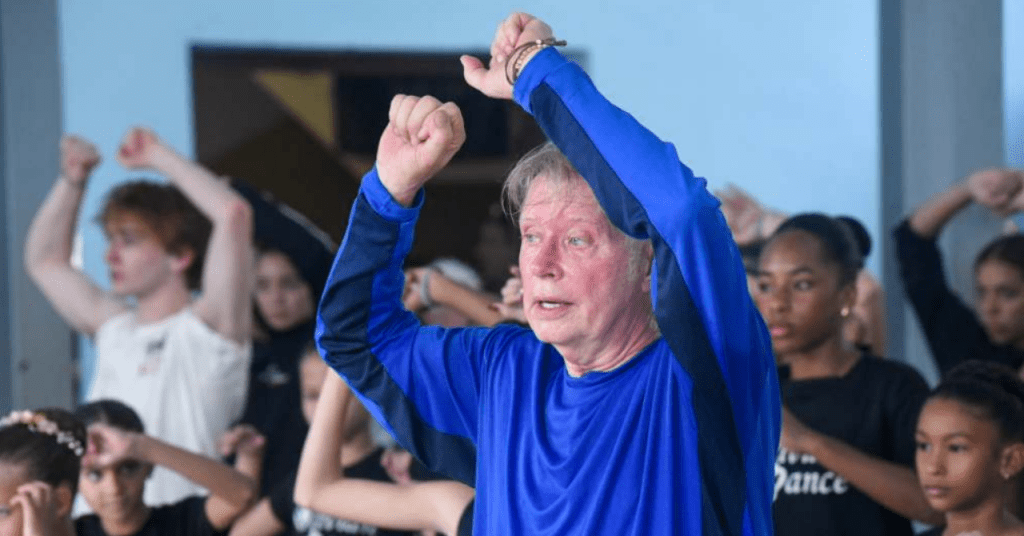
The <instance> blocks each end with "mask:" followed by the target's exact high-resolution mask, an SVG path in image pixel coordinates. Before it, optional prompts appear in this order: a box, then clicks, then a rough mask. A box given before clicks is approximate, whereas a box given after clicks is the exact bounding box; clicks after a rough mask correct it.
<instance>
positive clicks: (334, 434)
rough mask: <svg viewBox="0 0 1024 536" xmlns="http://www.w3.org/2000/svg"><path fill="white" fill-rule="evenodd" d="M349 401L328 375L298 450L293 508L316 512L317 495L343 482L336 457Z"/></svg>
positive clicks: (338, 379) (342, 387)
mask: <svg viewBox="0 0 1024 536" xmlns="http://www.w3.org/2000/svg"><path fill="white" fill-rule="evenodd" d="M351 398H352V397H351V396H350V395H349V393H348V389H347V388H346V387H345V383H344V381H343V380H342V379H341V377H340V376H338V375H337V374H334V373H333V372H329V373H328V374H327V379H326V380H325V382H324V386H323V391H322V392H321V393H320V401H319V402H318V403H317V406H316V412H315V413H314V414H313V422H312V423H311V424H310V427H309V434H308V435H307V436H306V444H305V445H304V446H303V447H302V458H301V459H300V461H299V470H298V474H297V475H296V478H295V504H298V505H301V506H305V507H307V508H312V509H316V503H317V502H318V499H319V498H320V495H321V491H322V490H323V489H324V488H325V487H326V486H327V485H329V484H330V483H332V482H335V481H338V480H340V479H342V478H343V476H342V475H343V473H342V468H341V460H340V456H339V453H340V452H341V437H342V433H343V431H344V426H345V412H346V411H347V409H348V405H349V404H350V403H351V402H350V400H351Z"/></svg>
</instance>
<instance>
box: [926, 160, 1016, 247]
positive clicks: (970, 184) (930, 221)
mask: <svg viewBox="0 0 1024 536" xmlns="http://www.w3.org/2000/svg"><path fill="white" fill-rule="evenodd" d="M1022 193H1024V172H1022V171H1020V170H1016V169H1001V168H993V169H985V170H981V171H978V172H975V173H973V174H972V175H971V176H969V177H968V178H967V179H966V180H964V181H963V182H960V183H957V184H955V185H953V186H952V187H951V188H950V189H948V190H946V191H944V192H942V193H940V194H938V195H936V196H934V197H932V198H931V199H929V200H928V201H926V202H925V203H924V204H923V205H921V206H920V207H918V209H917V210H915V211H914V213H913V214H911V215H910V218H908V222H909V224H910V229H911V230H912V231H914V233H916V234H917V235H918V236H920V237H922V238H926V239H934V238H935V237H937V236H938V235H939V233H940V232H942V229H943V228H944V227H945V226H946V224H948V223H949V221H950V220H952V219H953V217H954V216H956V215H957V214H958V213H959V212H960V211H962V210H963V209H965V208H967V207H968V206H969V205H970V204H971V203H972V202H974V203H978V204H980V205H983V206H985V207H988V208H989V209H990V210H992V211H994V212H996V213H997V214H1003V215H1006V214H1008V213H1011V212H1015V211H1017V210H1021V206H1019V205H1020V203H1021V195H1022Z"/></svg>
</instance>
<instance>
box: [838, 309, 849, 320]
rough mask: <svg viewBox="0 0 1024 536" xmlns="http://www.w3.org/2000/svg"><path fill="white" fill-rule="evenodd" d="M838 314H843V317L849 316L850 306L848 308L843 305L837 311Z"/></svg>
mask: <svg viewBox="0 0 1024 536" xmlns="http://www.w3.org/2000/svg"><path fill="white" fill-rule="evenodd" d="M839 314H840V315H842V316H843V318H846V317H848V316H850V308H849V307H843V308H842V309H841V310H840V311H839Z"/></svg>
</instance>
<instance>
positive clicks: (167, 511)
mask: <svg viewBox="0 0 1024 536" xmlns="http://www.w3.org/2000/svg"><path fill="white" fill-rule="evenodd" d="M196 512H198V513H199V514H200V515H202V516H204V517H205V516H206V497H200V496H198V495H193V496H190V497H185V498H184V499H182V500H180V501H178V502H174V503H170V504H163V505H160V506H156V507H154V508H153V519H154V520H156V519H164V518H177V517H179V516H182V515H186V514H189V513H196Z"/></svg>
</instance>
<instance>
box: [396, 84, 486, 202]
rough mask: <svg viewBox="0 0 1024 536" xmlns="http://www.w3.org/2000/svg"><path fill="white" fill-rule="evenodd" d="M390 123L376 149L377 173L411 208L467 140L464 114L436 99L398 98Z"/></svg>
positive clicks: (397, 96) (428, 97) (397, 198)
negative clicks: (427, 184)
mask: <svg viewBox="0 0 1024 536" xmlns="http://www.w3.org/2000/svg"><path fill="white" fill-rule="evenodd" d="M388 120H389V122H388V126H387V128H385V129H384V134H382V135H381V137H380V144H379V145H378V146H377V173H378V174H379V175H380V181H381V183H383V184H384V187H385V188H387V190H388V192H390V193H391V196H392V197H394V198H395V200H396V201H398V202H399V203H401V204H403V205H405V206H409V205H411V204H412V201H413V199H414V198H415V196H416V192H418V191H419V189H420V188H421V187H422V186H423V185H424V184H426V182H427V181H428V180H430V178H431V177H433V176H434V174H436V173H437V172H438V171H440V170H441V168H443V167H444V166H445V165H446V164H447V163H448V161H449V160H451V159H452V157H453V156H455V153H456V152H458V150H459V148H461V147H462V143H463V142H465V141H466V129H465V127H464V125H463V122H462V112H461V111H459V107H458V106H456V105H455V103H453V102H447V103H442V102H441V101H439V100H437V99H435V98H434V97H430V96H426V97H414V96H411V95H395V98H394V99H392V100H391V109H390V110H389V111H388Z"/></svg>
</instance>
